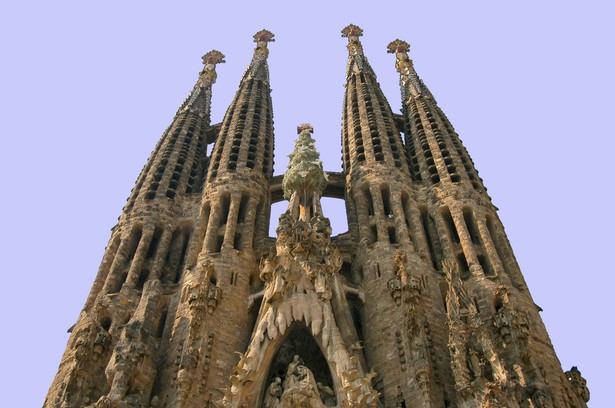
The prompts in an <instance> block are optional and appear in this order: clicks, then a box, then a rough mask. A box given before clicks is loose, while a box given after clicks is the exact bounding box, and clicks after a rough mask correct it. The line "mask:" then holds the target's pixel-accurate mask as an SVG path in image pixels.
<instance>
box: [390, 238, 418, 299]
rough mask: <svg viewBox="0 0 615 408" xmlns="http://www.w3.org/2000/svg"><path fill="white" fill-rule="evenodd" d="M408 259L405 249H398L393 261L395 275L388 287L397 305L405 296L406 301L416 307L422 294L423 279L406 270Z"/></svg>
mask: <svg viewBox="0 0 615 408" xmlns="http://www.w3.org/2000/svg"><path fill="white" fill-rule="evenodd" d="M407 260H408V259H407V257H406V254H405V253H404V252H403V251H401V250H399V251H397V253H396V254H395V259H394V261H393V262H394V263H395V266H396V272H395V277H394V278H391V279H389V281H388V282H387V288H388V289H389V292H391V297H392V298H393V300H394V301H395V304H396V305H397V306H399V305H401V303H402V298H403V301H404V302H406V303H409V304H410V305H411V307H414V306H416V304H417V303H418V301H419V298H420V296H421V281H420V279H419V278H417V277H416V276H410V275H409V274H408V271H407V270H406V262H407ZM402 294H403V296H402Z"/></svg>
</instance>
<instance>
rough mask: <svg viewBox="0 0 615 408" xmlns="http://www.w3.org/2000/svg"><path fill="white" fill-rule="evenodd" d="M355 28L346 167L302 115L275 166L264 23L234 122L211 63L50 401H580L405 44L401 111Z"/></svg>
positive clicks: (117, 247) (109, 257) (116, 240)
mask: <svg viewBox="0 0 615 408" xmlns="http://www.w3.org/2000/svg"><path fill="white" fill-rule="evenodd" d="M361 35H362V30H361V28H359V27H357V26H355V25H352V24H351V25H349V26H348V27H346V28H344V30H342V36H343V37H345V38H346V39H347V41H348V45H347V49H348V64H347V70H346V90H345V94H344V100H343V103H342V105H343V106H342V132H341V134H342V137H341V142H342V165H343V171H342V172H340V173H334V172H325V171H324V170H323V168H322V164H321V162H320V160H319V154H318V152H317V151H316V149H315V146H314V139H313V138H312V135H313V134H314V133H315V130H314V129H313V128H312V126H310V125H309V124H307V123H304V124H298V127H297V132H298V138H297V141H296V144H295V149H294V151H293V153H292V154H291V160H290V163H289V166H288V170H287V171H286V173H285V174H284V175H282V176H274V175H273V151H274V132H273V108H272V100H271V89H270V84H269V68H268V65H267V57H268V54H269V43H270V42H272V41H273V38H274V35H273V34H272V33H271V32H269V31H267V30H262V31H259V32H258V33H256V34H255V35H254V41H255V42H256V48H255V50H254V55H253V58H252V61H251V62H250V64H249V66H248V68H247V69H246V71H245V73H244V75H243V77H242V78H241V81H240V84H239V89H238V90H237V93H236V95H235V98H234V99H233V101H232V103H231V105H230V106H229V108H228V110H227V112H226V114H225V116H224V119H223V121H222V122H221V123H219V124H211V123H210V108H211V96H212V86H213V84H214V83H215V81H216V70H215V69H216V65H217V64H219V63H223V62H224V55H223V54H222V53H221V52H219V51H215V50H214V51H211V52H209V53H207V54H206V55H205V56H204V57H203V62H204V65H205V66H204V68H203V70H202V71H201V72H200V74H199V77H198V80H197V83H196V85H195V86H194V88H193V89H192V91H191V92H190V94H189V96H188V98H187V99H186V100H185V101H184V103H183V104H182V105H181V106H180V108H179V109H178V111H177V113H176V115H175V117H174V119H173V121H172V123H171V125H170V126H169V127H168V128H167V130H166V131H165V132H164V134H163V135H162V137H161V139H160V141H159V142H158V144H157V145H156V147H155V149H154V151H153V153H152V154H151V156H150V158H149V160H148V162H147V163H146V165H145V167H144V168H143V170H142V172H141V174H140V175H139V177H138V179H137V182H136V185H135V187H134V188H133V190H132V192H131V194H130V196H129V198H128V201H127V204H126V206H125V207H124V209H123V212H122V214H121V216H120V218H119V222H118V224H117V225H116V226H115V227H114V228H113V230H112V235H111V238H110V240H109V243H108V245H107V248H106V250H105V254H104V256H103V259H102V262H101V265H100V268H99V271H98V274H97V276H96V278H95V281H94V284H93V286H92V289H91V291H90V294H89V296H88V297H87V300H86V303H85V306H84V307H83V310H82V311H81V314H80V316H79V318H78V320H77V322H76V323H75V325H74V326H73V327H72V328H71V336H70V339H69V341H68V345H67V348H66V351H65V353H64V355H63V357H62V361H61V362H60V367H59V370H58V373H57V375H56V377H55V379H54V381H53V383H52V384H51V387H50V390H49V393H48V395H47V398H46V400H45V403H44V407H49V408H51V407H54V408H55V407H58V408H60V407H62V408H69V407H71V408H72V407H74V408H81V407H92V408H103V407H104V408H120V407H121V408H128V407H178V408H181V407H185V408H197V407H199V408H204V407H237V408H239V407H267V408H276V407H280V408H283V407H407V408H411V407H412V408H413V407H416V408H445V407H451V408H452V407H456V408H479V407H485V408H486V407H492V408H495V407H511V408H547V407H557V408H583V407H587V401H588V400H589V391H588V388H587V386H586V382H585V380H584V379H583V377H582V376H581V373H580V372H579V370H578V369H577V368H576V367H572V368H571V369H570V370H569V371H564V370H562V367H561V364H560V362H559V360H558V359H557V356H556V355H555V351H554V350H553V346H552V344H551V342H550V340H549V336H548V334H547V332H546V329H545V327H544V325H543V323H542V320H541V318H540V316H539V311H540V309H539V308H538V306H536V305H535V304H534V302H533V300H532V297H531V295H530V293H529V291H528V288H527V285H526V283H525V280H524V278H523V275H522V273H521V271H520V270H519V266H518V265H517V262H516V260H515V257H514V254H513V252H512V249H511V246H510V243H509V242H508V239H507V237H506V233H505V231H504V227H503V226H502V224H501V222H500V219H499V217H498V215H497V213H496V210H497V209H496V208H495V206H494V205H493V204H492V202H491V199H490V197H489V196H488V195H487V192H486V189H485V187H484V185H483V183H482V180H481V179H480V177H479V176H478V173H477V170H476V169H475V168H474V165H473V162H472V160H471V158H470V156H469V154H468V152H467V151H466V149H465V148H464V146H463V145H462V143H461V140H460V139H459V137H458V135H457V134H456V133H455V131H454V129H453V127H452V125H451V124H450V122H449V120H448V119H447V117H446V116H445V115H444V113H443V112H442V110H441V109H440V108H439V107H438V105H437V103H436V101H435V99H434V97H433V95H432V94H431V93H430V91H429V89H428V88H427V87H426V85H425V84H424V83H423V81H422V80H421V79H420V78H419V76H418V74H417V73H416V71H415V69H414V66H413V62H412V60H411V59H410V58H409V56H408V52H409V45H408V44H407V43H406V42H404V41H401V40H395V41H393V42H391V43H390V44H389V45H388V47H387V50H388V52H389V53H391V54H392V55H393V58H392V60H394V62H395V67H396V69H397V71H398V73H399V77H400V87H401V94H402V106H401V113H400V114H397V113H394V112H393V110H392V109H391V107H390V106H389V103H388V101H387V100H386V98H385V96H384V94H383V92H382V90H381V89H380V86H379V84H378V82H377V80H376V75H375V73H374V72H373V70H372V68H371V66H370V64H369V62H368V60H367V58H366V56H365V55H364V53H363V49H362V45H361V42H360V36H361ZM316 134H317V132H316ZM210 143H214V147H213V150H212V151H211V152H207V145H208V144H210ZM323 197H334V198H340V199H344V200H345V205H346V214H347V220H348V231H347V232H344V233H342V234H339V235H336V236H332V230H331V226H330V223H329V219H328V218H327V216H328V214H326V213H324V212H323V209H322V206H321V202H320V200H321V198H323ZM284 200H287V202H288V207H287V210H286V212H285V213H283V214H282V215H281V216H280V218H279V220H278V224H277V229H276V236H275V237H269V232H268V226H269V223H270V219H269V218H270V209H271V205H272V204H273V203H276V202H280V201H284ZM329 215H330V214H329Z"/></svg>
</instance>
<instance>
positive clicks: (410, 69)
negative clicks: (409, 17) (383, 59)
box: [387, 38, 430, 99]
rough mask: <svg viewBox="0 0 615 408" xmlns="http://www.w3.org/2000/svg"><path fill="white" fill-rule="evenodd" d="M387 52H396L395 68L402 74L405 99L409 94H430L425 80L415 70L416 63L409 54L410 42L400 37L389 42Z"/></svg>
mask: <svg viewBox="0 0 615 408" xmlns="http://www.w3.org/2000/svg"><path fill="white" fill-rule="evenodd" d="M387 52H388V53H389V54H395V68H396V69H397V72H399V74H400V76H401V78H400V85H401V88H402V96H403V97H404V99H405V98H407V97H409V96H418V95H421V94H423V95H425V96H430V94H429V91H426V88H425V87H424V86H423V82H422V81H421V80H420V79H419V77H418V75H417V74H416V71H415V70H414V63H413V62H412V60H411V59H410V57H409V56H408V52H410V44H408V43H407V42H406V41H404V40H400V39H399V38H398V39H396V40H395V41H391V42H390V43H389V45H388V46H387Z"/></svg>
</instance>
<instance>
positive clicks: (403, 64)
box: [387, 38, 414, 75]
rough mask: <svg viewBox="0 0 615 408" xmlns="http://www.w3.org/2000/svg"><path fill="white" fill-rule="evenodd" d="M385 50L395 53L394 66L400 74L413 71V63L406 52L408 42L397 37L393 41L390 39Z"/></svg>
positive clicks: (408, 46) (408, 73) (407, 50)
mask: <svg viewBox="0 0 615 408" xmlns="http://www.w3.org/2000/svg"><path fill="white" fill-rule="evenodd" d="M387 52H388V53H389V54H395V57H396V60H395V68H397V71H398V72H399V73H400V74H402V75H410V73H411V72H413V71H414V64H413V63H412V60H411V59H410V57H408V52H410V44H408V43H407V42H405V41H404V40H400V39H399V38H398V39H396V40H395V41H391V42H390V43H389V45H388V46H387Z"/></svg>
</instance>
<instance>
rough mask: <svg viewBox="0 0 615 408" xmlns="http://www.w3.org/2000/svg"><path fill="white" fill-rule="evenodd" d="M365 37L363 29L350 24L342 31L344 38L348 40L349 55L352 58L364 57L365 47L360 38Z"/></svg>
mask: <svg viewBox="0 0 615 408" xmlns="http://www.w3.org/2000/svg"><path fill="white" fill-rule="evenodd" d="M362 35H363V29H362V28H361V27H359V26H357V25H354V24H349V25H347V26H346V27H345V28H344V29H343V30H342V37H345V38H348V47H347V48H348V54H349V55H350V56H354V55H363V45H362V44H361V41H360V40H359V37H361V36H362Z"/></svg>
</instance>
